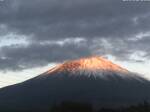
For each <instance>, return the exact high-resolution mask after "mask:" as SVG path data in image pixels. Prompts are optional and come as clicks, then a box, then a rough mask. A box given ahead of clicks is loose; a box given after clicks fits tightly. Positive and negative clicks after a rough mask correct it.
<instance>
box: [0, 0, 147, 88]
mask: <svg viewBox="0 0 150 112" xmlns="http://www.w3.org/2000/svg"><path fill="white" fill-rule="evenodd" d="M149 18H150V1H149V0H136V1H135V0H0V87H4V86H7V85H10V84H14V83H18V82H22V81H24V80H27V79H30V78H32V77H34V76H37V75H39V74H41V73H42V72H45V71H46V70H48V69H49V68H51V67H53V66H55V65H56V64H57V63H61V62H63V61H66V60H70V59H77V58H81V57H86V56H90V55H98V56H103V57H105V58H108V59H109V60H111V61H113V62H115V63H117V64H119V65H121V66H123V67H125V68H127V69H129V70H130V71H133V72H137V73H139V74H141V75H142V76H144V77H146V78H148V79H150V70H149V68H150V61H149V60H150V19H149Z"/></svg>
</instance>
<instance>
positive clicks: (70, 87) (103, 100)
mask: <svg viewBox="0 0 150 112" xmlns="http://www.w3.org/2000/svg"><path fill="white" fill-rule="evenodd" d="M144 100H150V82H149V81H147V80H146V79H144V78H142V77H140V76H138V75H136V74H134V73H131V72H130V71H128V70H126V69H124V68H122V67H120V66H118V65H116V64H113V63H112V62H110V61H108V60H106V59H103V58H101V57H88V58H82V59H79V60H73V61H67V62H65V63H63V64H60V65H58V66H56V67H54V68H52V69H50V70H49V71H47V72H45V73H43V74H41V75H39V76H37V77H35V78H33V79H30V80H28V81H25V82H23V83H20V84H16V85H13V86H9V87H6V88H3V89H1V90H0V111H8V112H13V111H14V112H17V111H18V112H19V111H21V112H23V111H25V112H29V111H37V112H38V111H39V112H44V111H48V109H49V107H50V106H51V105H53V104H54V103H60V102H62V101H78V102H89V103H92V104H93V105H95V106H97V105H98V106H120V105H130V104H136V103H139V102H143V101H144Z"/></svg>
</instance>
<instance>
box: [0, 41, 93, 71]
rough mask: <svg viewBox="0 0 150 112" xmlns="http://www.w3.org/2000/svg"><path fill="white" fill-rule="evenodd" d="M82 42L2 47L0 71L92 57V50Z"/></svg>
mask: <svg viewBox="0 0 150 112" xmlns="http://www.w3.org/2000/svg"><path fill="white" fill-rule="evenodd" d="M81 42H82V44H81V43H80V41H79V42H78V41H72V42H71V43H68V41H66V42H62V43H60V42H56V43H44V44H43V43H31V44H30V45H28V46H24V45H12V46H5V47H2V48H1V52H2V53H3V55H1V58H0V63H1V64H0V70H5V71H7V70H22V69H28V68H33V67H37V66H45V65H47V64H49V63H51V62H62V61H64V60H68V59H75V58H78V57H83V56H87V55H91V48H90V47H89V46H88V45H87V44H86V43H85V42H84V41H81Z"/></svg>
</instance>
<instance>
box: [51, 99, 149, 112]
mask: <svg viewBox="0 0 150 112" xmlns="http://www.w3.org/2000/svg"><path fill="white" fill-rule="evenodd" d="M49 112H150V103H149V102H147V101H144V102H143V103H140V104H137V105H132V106H128V107H118V108H107V107H101V108H98V107H97V109H94V108H93V106H92V104H88V103H78V102H62V103H61V104H59V105H53V106H52V107H51V108H50V111H49Z"/></svg>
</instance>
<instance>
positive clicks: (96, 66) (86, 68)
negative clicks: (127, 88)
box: [46, 56, 129, 77]
mask: <svg viewBox="0 0 150 112" xmlns="http://www.w3.org/2000/svg"><path fill="white" fill-rule="evenodd" d="M56 72H57V73H64V72H65V73H66V72H67V73H69V74H78V75H83V74H84V75H85V74H86V75H96V76H104V75H105V74H107V75H109V74H113V73H114V72H115V73H116V74H120V73H122V74H128V73H129V71H128V70H126V69H124V68H122V67H120V66H118V65H116V64H114V63H112V62H111V61H109V60H107V59H104V58H102V57H99V56H92V57H85V58H81V59H76V60H70V61H66V62H64V63H63V64H60V65H57V66H56V67H54V68H52V69H50V70H49V71H47V72H46V74H52V73H56ZM123 77H124V76H123ZM125 77H126V76H125Z"/></svg>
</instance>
